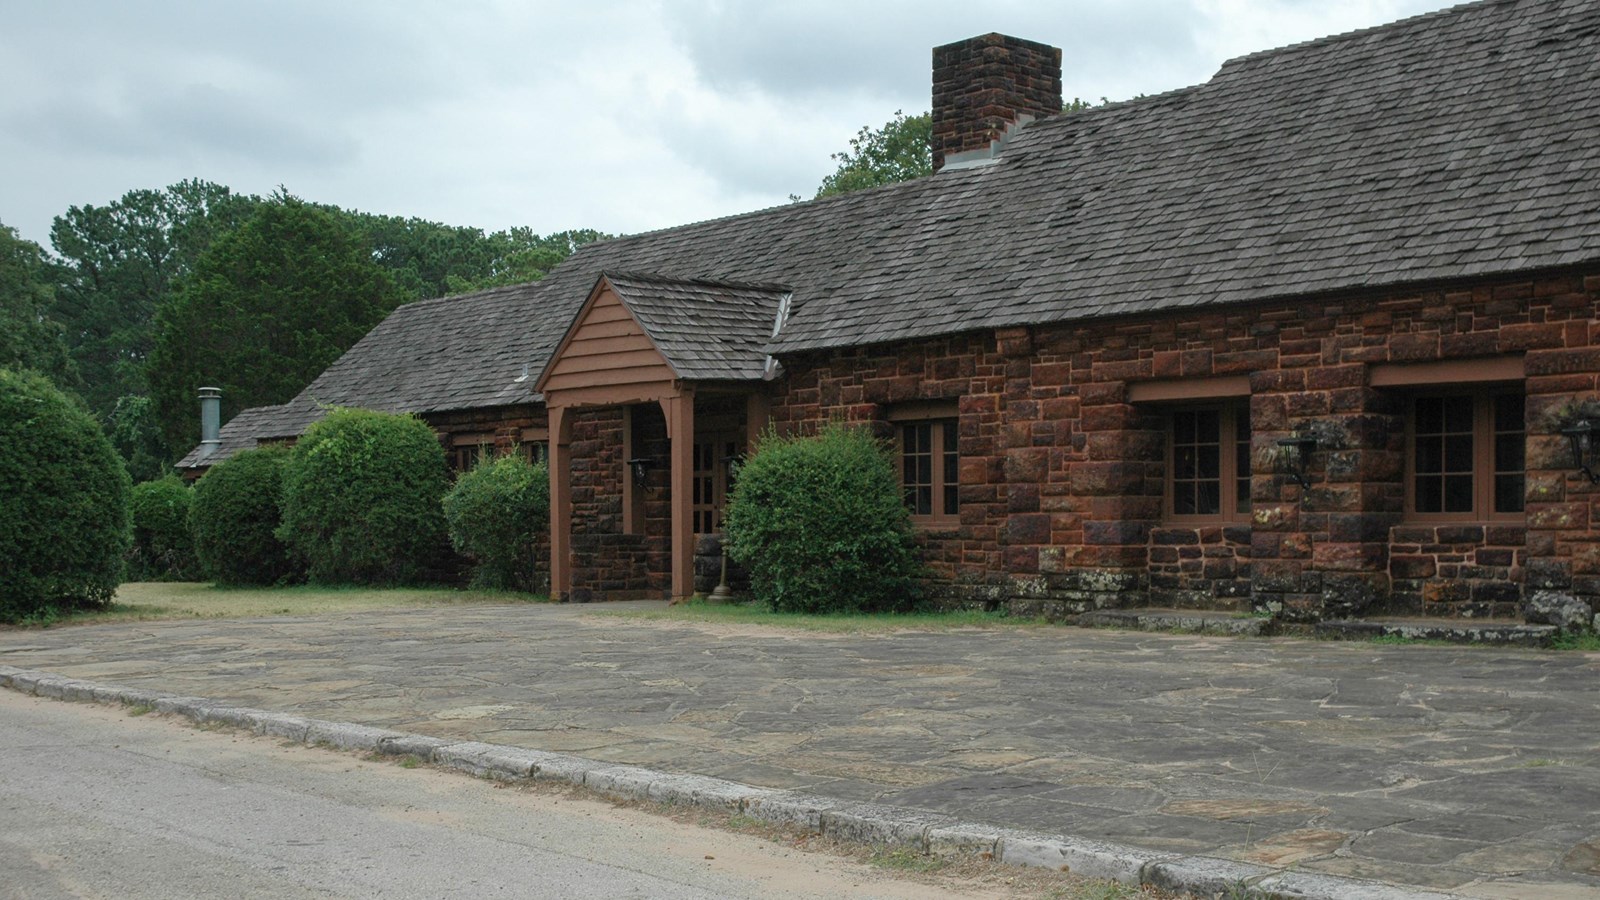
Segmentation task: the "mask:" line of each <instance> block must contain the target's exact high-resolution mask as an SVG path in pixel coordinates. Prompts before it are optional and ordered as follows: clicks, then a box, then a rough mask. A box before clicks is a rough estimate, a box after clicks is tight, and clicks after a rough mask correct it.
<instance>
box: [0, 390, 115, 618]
mask: <svg viewBox="0 0 1600 900" xmlns="http://www.w3.org/2000/svg"><path fill="white" fill-rule="evenodd" d="M128 532H129V529H128V473H127V471H126V470H125V469H123V467H122V460H121V459H119V458H118V457H117V453H116V451H115V450H113V449H112V447H111V442H110V441H109V440H107V439H106V436H105V433H104V432H102V431H101V430H100V425H99V423H97V422H95V420H94V416H92V415H90V413H89V411H88V410H86V409H84V408H83V406H82V405H81V404H80V403H78V402H77V401H75V400H73V399H71V398H69V397H68V396H67V395H66V394H63V393H62V392H61V391H59V390H57V389H56V387H55V386H54V385H52V384H51V383H50V382H49V380H48V379H46V378H44V377H43V376H41V375H35V374H32V373H19V372H12V371H9V370H5V369H0V620H5V621H16V620H19V619H26V618H39V617H49V616H51V615H53V614H55V613H58V612H66V611H68V610H72V609H82V608H92V607H97V606H104V605H106V604H107V603H109V602H110V601H111V595H112V594H113V593H115V592H116V589H117V584H118V582H120V581H121V576H122V555H123V553H124V552H125V551H126V550H127V548H128V541H129V533H128Z"/></svg>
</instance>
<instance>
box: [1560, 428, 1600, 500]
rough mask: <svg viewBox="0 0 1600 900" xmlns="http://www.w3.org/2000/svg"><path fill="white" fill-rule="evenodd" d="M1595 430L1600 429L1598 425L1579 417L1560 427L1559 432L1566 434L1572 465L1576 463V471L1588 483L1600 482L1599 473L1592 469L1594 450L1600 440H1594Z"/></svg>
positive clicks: (1598, 446)
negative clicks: (1564, 426)
mask: <svg viewBox="0 0 1600 900" xmlns="http://www.w3.org/2000/svg"><path fill="white" fill-rule="evenodd" d="M1597 430H1600V426H1596V425H1595V423H1593V422H1591V421H1589V420H1588V419H1579V420H1578V421H1576V422H1574V423H1572V424H1571V425H1568V426H1567V427H1566V428H1563V429H1561V433H1562V434H1564V435H1566V436H1567V440H1568V441H1569V442H1571V444H1572V462H1573V465H1576V466H1577V467H1578V471H1579V472H1582V473H1583V475H1584V477H1585V478H1588V479H1589V483H1590V484H1600V474H1597V473H1596V472H1595V470H1594V469H1595V451H1596V449H1597V448H1600V441H1596V440H1595V431H1597Z"/></svg>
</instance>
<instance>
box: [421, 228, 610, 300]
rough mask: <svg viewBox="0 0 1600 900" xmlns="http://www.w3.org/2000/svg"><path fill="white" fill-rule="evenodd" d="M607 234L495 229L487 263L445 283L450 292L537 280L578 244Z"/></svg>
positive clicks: (579, 231) (605, 238)
mask: <svg viewBox="0 0 1600 900" xmlns="http://www.w3.org/2000/svg"><path fill="white" fill-rule="evenodd" d="M610 237H611V235H608V234H604V233H602V232H599V231H595V230H594V229H592V228H579V229H575V230H572V231H558V232H555V233H553V234H548V235H543V236H541V235H538V234H535V233H534V231H533V229H531V228H523V227H517V228H512V229H511V230H509V231H496V232H494V233H493V234H491V235H489V236H488V238H487V241H488V244H489V248H490V251H491V253H490V257H489V260H488V263H487V266H486V267H485V268H484V269H483V270H482V271H481V272H478V273H476V274H475V275H471V276H467V275H451V276H449V277H448V278H447V279H446V283H447V285H448V286H449V289H450V293H452V294H462V293H466V292H468V291H481V290H485V289H488V288H492V287H501V286H503V285H508V284H522V283H524V282H528V281H538V280H539V279H541V278H543V277H544V276H545V275H547V274H549V272H550V270H551V269H554V268H555V267H556V266H558V265H560V264H561V261H562V260H564V259H566V258H567V257H569V256H571V255H572V254H573V253H574V252H576V251H577V249H578V248H579V247H581V246H583V245H584V244H587V243H590V242H592V241H603V240H607V239H608V238H610Z"/></svg>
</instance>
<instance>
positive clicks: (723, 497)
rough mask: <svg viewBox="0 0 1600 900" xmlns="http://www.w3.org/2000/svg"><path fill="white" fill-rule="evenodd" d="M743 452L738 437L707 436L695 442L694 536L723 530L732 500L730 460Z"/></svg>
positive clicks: (724, 435) (725, 435) (723, 435)
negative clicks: (724, 513)
mask: <svg viewBox="0 0 1600 900" xmlns="http://www.w3.org/2000/svg"><path fill="white" fill-rule="evenodd" d="M738 452H739V440H738V438H736V437H734V436H732V435H727V434H719V435H707V436H705V437H702V438H701V439H700V440H698V441H695V442H694V533H695V534H717V533H719V532H721V531H722V507H723V504H725V503H727V501H728V460H729V459H731V458H732V457H733V456H735V455H736V454H738Z"/></svg>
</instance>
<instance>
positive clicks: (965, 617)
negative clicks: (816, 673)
mask: <svg viewBox="0 0 1600 900" xmlns="http://www.w3.org/2000/svg"><path fill="white" fill-rule="evenodd" d="M592 614H593V615H603V616H622V617H625V618H633V619H653V620H658V621H662V620H664V621H678V622H715V623H723V624H728V625H772V626H776V627H779V628H797V629H800V630H802V631H831V632H840V633H846V634H865V633H873V632H888V631H907V630H915V631H936V630H950V629H956V628H1038V627H1041V626H1045V625H1049V624H1050V623H1048V622H1046V621H1045V620H1044V619H1031V618H1017V617H1013V616H1008V615H1006V614H1005V613H1001V612H992V613H987V612H974V611H969V610H963V611H958V612H916V613H821V614H818V615H807V614H804V613H779V612H773V611H771V610H769V609H767V608H766V607H763V606H757V605H754V604H749V605H736V604H730V605H727V606H712V605H710V604H708V603H705V602H703V601H698V600H691V601H689V602H688V603H684V604H680V605H678V606H669V607H667V608H665V609H647V610H614V611H613V610H607V609H605V608H604V605H601V604H597V605H596V606H595V607H594V609H593V612H592Z"/></svg>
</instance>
